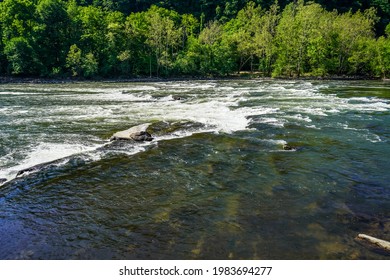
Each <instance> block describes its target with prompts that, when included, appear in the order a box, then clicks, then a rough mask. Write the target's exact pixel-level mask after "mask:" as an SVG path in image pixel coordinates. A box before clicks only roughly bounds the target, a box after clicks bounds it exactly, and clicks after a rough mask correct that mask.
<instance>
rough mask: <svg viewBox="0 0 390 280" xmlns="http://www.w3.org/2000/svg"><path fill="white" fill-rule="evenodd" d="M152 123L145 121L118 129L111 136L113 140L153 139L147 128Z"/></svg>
mask: <svg viewBox="0 0 390 280" xmlns="http://www.w3.org/2000/svg"><path fill="white" fill-rule="evenodd" d="M149 125H150V123H144V124H140V125H137V126H133V127H131V128H129V129H126V130H122V131H118V132H117V133H115V134H114V135H112V137H111V138H110V140H111V141H113V140H134V141H151V140H153V137H152V136H151V135H150V133H148V132H147V131H146V130H147V129H148V127H149Z"/></svg>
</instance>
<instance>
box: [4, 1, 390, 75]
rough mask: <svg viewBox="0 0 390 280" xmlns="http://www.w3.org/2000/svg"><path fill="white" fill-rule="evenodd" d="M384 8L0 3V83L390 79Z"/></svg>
mask: <svg viewBox="0 0 390 280" xmlns="http://www.w3.org/2000/svg"><path fill="white" fill-rule="evenodd" d="M389 15H390V4H389V2H388V1H387V0H384V1H381V0H371V1H370V0H360V1H321V0H318V1H311V2H305V1H303V0H295V1H282V0H279V1H265V0H253V1H249V0H230V1H219V0H214V1H207V0H200V1H170V0H166V1H152V0H137V1H127V0H119V1H113V0H69V1H64V0H4V1H0V75H19V76H41V77H67V76H73V77H84V78H91V77H135V76H154V77H155V76H165V77H169V76H178V75H187V76H188V75H189V76H209V75H212V76H216V75H217V76H220V75H230V74H233V73H237V72H241V71H251V72H256V73H258V75H263V76H275V77H278V76H289V77H300V76H305V75H306V76H308V75H310V76H330V75H363V76H375V77H380V76H382V77H386V76H388V75H389V72H390V69H389V68H390V66H389V65H390V37H389V36H390V24H389V17H390V16H389Z"/></svg>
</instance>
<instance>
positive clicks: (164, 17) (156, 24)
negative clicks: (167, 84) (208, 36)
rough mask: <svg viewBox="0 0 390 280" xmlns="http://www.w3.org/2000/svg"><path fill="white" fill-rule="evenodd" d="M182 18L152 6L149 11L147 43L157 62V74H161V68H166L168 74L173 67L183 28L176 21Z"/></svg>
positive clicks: (165, 72) (165, 71)
mask: <svg viewBox="0 0 390 280" xmlns="http://www.w3.org/2000/svg"><path fill="white" fill-rule="evenodd" d="M178 18H180V17H179V15H178V14H177V13H174V12H172V11H171V12H169V11H168V10H166V9H163V8H158V7H156V6H152V7H151V8H150V9H149V10H148V11H147V22H148V31H147V35H146V37H147V38H146V44H147V45H148V46H149V49H150V53H151V54H152V53H153V54H154V57H155V61H156V63H157V67H156V75H157V76H159V74H160V68H161V67H163V68H164V74H165V75H167V74H168V73H169V70H170V69H172V67H173V60H174V57H175V56H176V55H177V52H178V47H179V46H180V45H181V44H180V40H181V39H182V38H181V34H182V30H181V27H179V26H178V25H177V24H176V23H175V19H178Z"/></svg>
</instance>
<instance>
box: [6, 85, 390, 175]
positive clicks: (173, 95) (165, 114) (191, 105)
mask: <svg viewBox="0 0 390 280" xmlns="http://www.w3.org/2000/svg"><path fill="white" fill-rule="evenodd" d="M327 87H328V86H327V85H315V84H313V83H310V82H296V81H280V82H275V81H233V82H219V81H207V82H204V81H203V82H202V81H200V82H166V83H153V84H151V83H145V84H142V83H139V84H94V83H91V84H88V83H87V84H71V85H61V86H53V85H50V86H48V87H46V86H42V85H39V86H37V85H27V86H9V88H7V90H0V91H1V93H2V95H4V97H2V98H9V105H7V106H6V107H3V108H0V125H2V124H3V125H10V127H11V126H12V125H14V126H15V127H16V128H15V132H13V131H12V127H11V128H9V129H8V130H7V134H6V135H7V138H8V137H12V136H14V137H17V139H19V138H23V140H25V141H27V142H29V141H30V142H29V143H30V145H36V147H35V148H33V149H29V150H26V151H25V157H24V158H22V160H20V159H19V161H18V162H16V161H17V160H16V159H14V162H13V164H11V162H12V160H13V159H12V158H9V157H8V158H7V159H6V158H2V159H4V160H7V162H8V163H9V164H7V165H2V166H8V167H6V169H1V170H0V178H7V179H8V178H12V176H15V174H16V173H17V172H18V171H19V170H20V169H24V168H28V167H31V166H33V165H36V164H40V163H44V162H49V161H53V160H57V159H60V158H64V157H68V156H71V155H74V154H79V153H83V154H90V155H95V156H97V158H99V157H100V154H99V153H100V152H99V151H98V150H96V149H97V148H99V147H101V145H102V144H101V143H100V144H96V143H97V142H99V141H96V139H94V140H92V141H91V139H92V138H93V137H90V136H92V135H93V136H94V137H98V138H99V137H100V139H101V140H102V139H103V138H104V137H103V136H101V134H98V133H97V132H96V134H95V131H99V129H100V131H103V130H104V129H110V131H111V130H112V129H114V128H116V127H118V130H121V129H122V128H128V127H130V126H133V125H137V124H140V123H146V122H155V121H169V122H175V121H182V120H186V121H192V122H195V123H201V124H203V126H200V127H196V128H194V129H192V130H182V131H177V132H174V133H170V134H168V135H163V136H161V137H159V140H169V139H173V138H182V137H187V136H190V135H192V134H193V133H200V132H215V133H219V132H222V133H234V132H236V131H242V130H248V129H249V128H248V127H249V126H250V125H251V124H256V123H262V124H266V125H269V126H270V127H274V128H276V129H279V128H284V127H286V124H289V123H293V124H294V125H298V126H302V127H306V128H307V127H309V128H315V129H318V130H320V129H321V128H322V127H324V126H325V127H326V126H329V125H332V124H329V122H327V121H324V122H321V120H324V119H331V118H332V117H334V116H337V115H339V114H344V113H349V112H353V113H355V112H357V113H360V112H365V113H370V112H384V111H388V110H389V109H390V104H389V102H388V101H387V100H385V99H380V98H377V97H351V98H341V97H338V96H337V95H336V94H335V93H331V94H328V93H322V92H321V89H322V88H327ZM12 95H16V96H15V97H12ZM23 95H26V96H23ZM177 97H179V98H177ZM19 100H20V101H19ZM29 102H30V103H29ZM0 105H2V104H0ZM2 119H3V120H7V122H8V123H5V122H4V123H2V122H1V121H2ZM57 130H58V131H57ZM32 132H34V133H35V134H39V135H40V134H49V133H48V132H50V135H52V136H51V137H53V138H55V141H54V142H57V143H49V142H46V140H45V139H44V138H42V139H43V141H44V142H42V143H38V144H37V143H33V142H34V141H39V139H38V140H37V139H35V140H34V139H33V138H31V140H29V137H28V136H23V135H29V133H31V134H32ZM77 133H83V134H84V136H85V135H86V136H85V137H84V139H85V141H84V140H83V142H82V143H83V144H80V141H77V140H76V139H77ZM357 133H360V134H361V137H365V139H367V141H370V142H380V141H382V139H381V137H380V136H377V135H374V134H369V133H368V131H366V130H364V131H363V130H362V131H357ZM360 134H359V135H360ZM21 135H22V136H21ZM61 137H65V138H64V139H63V143H61ZM105 137H107V135H105ZM53 138H51V139H53ZM105 139H106V138H105ZM159 140H156V141H153V142H152V143H151V144H153V143H154V144H156V143H157V142H158V141H159ZM15 141H17V140H15ZM49 141H50V140H49ZM283 141H284V140H283ZM145 145H149V144H145ZM0 148H1V147H0ZM145 148H146V146H143V145H142V144H141V145H135V146H134V147H128V150H123V149H119V150H118V152H121V153H127V154H134V153H138V152H142V151H143V150H145ZM21 153H22V152H19V155H20V154H21ZM0 166H1V165H0ZM9 166H11V167H9ZM0 168H1V167H0Z"/></svg>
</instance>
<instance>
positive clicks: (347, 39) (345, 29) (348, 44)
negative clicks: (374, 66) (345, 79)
mask: <svg viewBox="0 0 390 280" xmlns="http://www.w3.org/2000/svg"><path fill="white" fill-rule="evenodd" d="M376 20H377V17H376V12H375V9H373V8H372V9H369V10H366V11H365V12H360V11H358V12H356V13H355V14H353V13H351V12H348V13H345V14H340V15H339V16H338V17H337V18H336V19H335V21H334V22H333V23H334V31H335V36H336V44H335V46H334V53H335V55H337V57H338V63H337V69H335V70H336V71H337V74H339V75H341V74H359V73H358V72H359V69H360V68H361V65H358V64H359V63H360V61H359V59H356V57H357V56H359V55H360V54H359V53H361V52H362V51H363V49H366V47H367V40H370V39H372V38H374V31H373V29H374V24H375V21H376ZM361 58H364V57H361Z"/></svg>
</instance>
